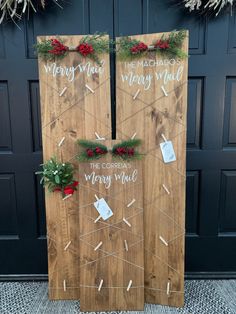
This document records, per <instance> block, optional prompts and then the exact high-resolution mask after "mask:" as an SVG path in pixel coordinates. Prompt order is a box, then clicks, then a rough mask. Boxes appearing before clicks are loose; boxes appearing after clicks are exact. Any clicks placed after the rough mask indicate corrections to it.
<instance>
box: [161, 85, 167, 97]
mask: <svg viewBox="0 0 236 314" xmlns="http://www.w3.org/2000/svg"><path fill="white" fill-rule="evenodd" d="M161 89H162V91H163V93H164V95H165V96H166V97H168V93H167V91H166V90H165V87H164V86H163V85H162V86H161Z"/></svg>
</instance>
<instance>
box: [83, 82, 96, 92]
mask: <svg viewBox="0 0 236 314" xmlns="http://www.w3.org/2000/svg"><path fill="white" fill-rule="evenodd" d="M85 87H86V88H87V89H88V90H89V91H90V92H91V93H93V94H94V93H95V91H94V90H93V89H92V88H91V87H90V86H89V85H88V84H85Z"/></svg>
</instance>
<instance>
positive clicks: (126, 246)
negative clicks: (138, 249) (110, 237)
mask: <svg viewBox="0 0 236 314" xmlns="http://www.w3.org/2000/svg"><path fill="white" fill-rule="evenodd" d="M124 244H125V250H126V251H127V252H128V251H129V247H128V243H127V241H126V240H124Z"/></svg>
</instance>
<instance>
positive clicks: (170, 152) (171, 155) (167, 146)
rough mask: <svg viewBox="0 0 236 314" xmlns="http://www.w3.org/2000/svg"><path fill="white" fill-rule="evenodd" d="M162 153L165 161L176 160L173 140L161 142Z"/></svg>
mask: <svg viewBox="0 0 236 314" xmlns="http://www.w3.org/2000/svg"><path fill="white" fill-rule="evenodd" d="M160 147H161V153H162V157H163V160H164V163H166V164H167V163H169V162H172V161H175V160H176V156H175V151H174V147H173V144H172V142H171V141H166V142H163V143H160Z"/></svg>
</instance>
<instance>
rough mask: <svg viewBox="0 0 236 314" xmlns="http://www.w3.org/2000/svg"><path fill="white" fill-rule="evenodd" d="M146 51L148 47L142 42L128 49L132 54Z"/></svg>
mask: <svg viewBox="0 0 236 314" xmlns="http://www.w3.org/2000/svg"><path fill="white" fill-rule="evenodd" d="M146 50H148V46H147V45H146V44H144V43H143V42H139V43H138V44H136V45H134V46H133V47H131V48H130V51H131V53H132V54H136V53H140V52H144V51H146Z"/></svg>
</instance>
